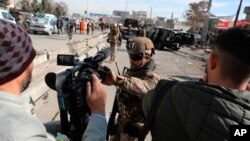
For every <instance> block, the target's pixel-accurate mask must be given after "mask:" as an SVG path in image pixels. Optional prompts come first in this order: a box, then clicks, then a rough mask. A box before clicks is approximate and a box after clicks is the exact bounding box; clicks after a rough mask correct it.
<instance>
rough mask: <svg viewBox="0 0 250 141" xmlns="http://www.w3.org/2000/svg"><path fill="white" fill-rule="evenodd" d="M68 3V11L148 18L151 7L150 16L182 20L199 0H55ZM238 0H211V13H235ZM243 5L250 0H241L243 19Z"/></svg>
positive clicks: (218, 14) (219, 14) (247, 4)
mask: <svg viewBox="0 0 250 141" xmlns="http://www.w3.org/2000/svg"><path fill="white" fill-rule="evenodd" d="M55 1H63V2H65V3H66V4H68V7H69V13H70V14H72V13H80V14H83V13H84V11H85V10H88V12H89V13H103V14H108V15H112V12H113V10H122V11H126V10H127V11H129V12H130V14H132V11H133V10H134V11H147V16H148V18H149V17H150V11H151V8H152V18H154V17H157V16H160V17H166V18H167V19H170V18H171V15H172V13H173V17H174V18H179V19H180V20H184V19H185V18H184V16H183V15H184V13H185V11H187V9H188V8H189V6H188V4H189V3H190V2H199V1H201V0H55ZM239 2H240V0H212V7H211V10H210V11H211V13H213V14H215V15H217V16H229V15H236V12H237V9H238V6H239ZM245 6H250V0H243V3H242V7H241V12H240V15H239V19H245V17H246V14H244V13H243V11H244V8H245Z"/></svg>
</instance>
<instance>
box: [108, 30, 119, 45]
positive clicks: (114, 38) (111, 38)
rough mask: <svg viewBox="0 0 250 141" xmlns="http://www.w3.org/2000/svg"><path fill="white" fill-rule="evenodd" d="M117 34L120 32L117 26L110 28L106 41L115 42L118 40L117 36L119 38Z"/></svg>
mask: <svg viewBox="0 0 250 141" xmlns="http://www.w3.org/2000/svg"><path fill="white" fill-rule="evenodd" d="M119 34H120V31H119V28H117V27H115V28H112V29H111V30H110V33H109V34H108V39H107V42H109V43H111V44H112V43H113V44H116V43H117V41H118V38H119Z"/></svg>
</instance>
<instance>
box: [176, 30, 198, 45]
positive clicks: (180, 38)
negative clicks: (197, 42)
mask: <svg viewBox="0 0 250 141" xmlns="http://www.w3.org/2000/svg"><path fill="white" fill-rule="evenodd" d="M174 33H175V39H174V40H175V42H177V43H180V46H183V45H193V43H194V35H193V34H190V33H187V32H186V31H182V30H174Z"/></svg>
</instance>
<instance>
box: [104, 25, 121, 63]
mask: <svg viewBox="0 0 250 141" xmlns="http://www.w3.org/2000/svg"><path fill="white" fill-rule="evenodd" d="M119 34H120V31H119V28H118V27H117V25H116V24H114V25H112V27H111V31H110V33H109V34H108V39H107V42H109V43H110V48H111V57H110V61H115V57H116V56H115V55H116V49H117V48H116V47H117V42H118V39H119Z"/></svg>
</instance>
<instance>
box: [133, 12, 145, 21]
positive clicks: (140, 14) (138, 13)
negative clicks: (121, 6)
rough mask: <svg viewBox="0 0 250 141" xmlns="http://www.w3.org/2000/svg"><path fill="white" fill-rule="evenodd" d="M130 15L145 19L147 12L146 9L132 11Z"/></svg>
mask: <svg viewBox="0 0 250 141" xmlns="http://www.w3.org/2000/svg"><path fill="white" fill-rule="evenodd" d="M132 17H133V18H136V19H140V20H145V19H147V12H146V11H133V13H132Z"/></svg>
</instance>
